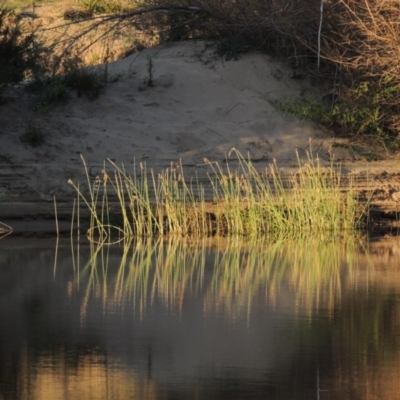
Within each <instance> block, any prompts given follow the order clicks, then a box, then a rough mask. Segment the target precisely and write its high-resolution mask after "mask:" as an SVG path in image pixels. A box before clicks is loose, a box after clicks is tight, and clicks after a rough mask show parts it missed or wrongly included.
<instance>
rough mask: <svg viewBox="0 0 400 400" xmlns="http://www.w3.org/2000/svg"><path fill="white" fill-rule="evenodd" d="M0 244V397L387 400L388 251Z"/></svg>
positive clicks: (398, 304)
mask: <svg viewBox="0 0 400 400" xmlns="http://www.w3.org/2000/svg"><path fill="white" fill-rule="evenodd" d="M54 245H55V241H50V242H48V241H47V240H36V239H29V240H27V239H26V240H21V239H14V238H6V239H4V240H2V241H0V399H2V400H3V399H5V400H8V399H35V400H36V399H37V400H46V399H52V400H58V399H60V400H61V399H63V400H64V399H143V400H148V399H207V400H214V399H215V400H216V399H318V400H319V399H323V400H325V399H341V400H344V399H352V400H355V399H363V400H365V399H366V400H369V399H377V398H381V399H400V390H399V389H400V241H399V239H397V238H386V239H382V240H379V241H375V242H370V243H363V242H361V241H356V240H347V241H346V242H343V243H336V244H335V243H328V244H326V243H325V244H321V243H313V242H312V241H307V242H304V243H303V242H296V243H293V242H286V243H279V244H272V245H267V244H265V243H264V244H258V245H252V246H246V245H243V244H240V243H239V242H236V243H235V242H231V243H229V242H223V241H221V242H220V243H218V244H215V243H213V244H211V243H207V242H204V243H201V244H200V245H193V244H186V245H185V244H183V243H179V242H176V241H172V242H170V243H161V244H158V246H156V247H154V246H152V245H151V243H135V244H133V245H132V246H131V247H130V248H129V249H128V250H124V249H123V248H122V247H117V246H114V247H110V248H102V249H94V248H90V247H89V246H82V245H81V246H80V248H79V255H78V256H77V254H78V249H77V248H76V247H75V248H74V253H72V251H71V245H70V242H69V241H65V242H61V243H60V245H59V248H58V254H57V263H56V265H55V250H54Z"/></svg>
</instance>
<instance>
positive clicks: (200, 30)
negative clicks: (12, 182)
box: [0, 0, 400, 150]
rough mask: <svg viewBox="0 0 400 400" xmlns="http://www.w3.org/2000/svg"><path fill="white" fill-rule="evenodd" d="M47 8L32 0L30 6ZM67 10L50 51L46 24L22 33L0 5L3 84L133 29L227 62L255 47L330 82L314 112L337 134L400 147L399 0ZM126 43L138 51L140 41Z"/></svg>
mask: <svg viewBox="0 0 400 400" xmlns="http://www.w3.org/2000/svg"><path fill="white" fill-rule="evenodd" d="M46 1H47V0H46ZM23 3H24V1H22V0H21V1H19V3H18V4H19V8H20V9H21V8H22V5H23ZM25 3H26V6H28V2H27V1H25ZM10 4H13V3H10ZM40 4H43V1H34V2H33V3H32V2H29V6H31V8H32V7H33V8H34V6H35V5H40ZM64 11H65V15H64V18H66V29H67V28H68V27H69V25H68V24H71V25H74V26H75V30H74V31H73V32H72V33H68V36H67V34H65V36H64V37H60V36H57V35H56V34H54V36H55V39H54V43H49V48H48V49H44V48H43V44H41V45H40V46H39V45H38V43H39V37H40V35H41V34H42V33H43V30H40V29H38V32H36V31H29V32H27V31H26V30H24V31H22V30H21V21H20V19H19V18H16V15H14V16H13V17H11V14H10V12H9V11H6V10H5V8H4V7H3V8H2V9H1V13H0V85H1V84H4V83H8V82H15V81H18V80H21V79H23V78H24V77H25V76H27V75H29V74H32V73H33V71H34V70H36V72H37V71H38V67H40V68H42V71H41V74H44V75H46V74H47V75H48V74H51V75H54V74H56V73H61V72H63V69H62V68H63V63H62V62H60V61H61V60H60V59H54V57H55V54H56V55H57V56H56V58H57V57H61V58H64V59H65V58H68V57H78V58H79V56H80V55H82V54H83V53H84V52H85V51H86V50H87V49H88V48H89V47H90V46H91V45H92V44H94V43H97V42H99V41H101V42H103V43H105V44H104V46H105V47H107V49H108V50H107V51H106V52H105V53H107V54H106V56H105V57H106V58H107V57H109V48H110V43H111V42H112V40H114V39H115V38H116V37H118V36H121V35H123V34H124V31H125V30H126V29H128V28H131V27H132V26H134V27H135V29H136V32H140V33H141V34H144V35H147V37H152V41H153V43H160V42H163V41H171V40H184V39H194V38H208V39H210V38H211V39H215V40H216V41H217V42H218V45H217V50H216V51H217V53H218V54H219V55H220V56H224V57H225V58H226V59H227V60H235V59H237V58H239V57H240V55H241V53H243V52H245V51H249V50H261V51H265V52H267V53H269V54H273V55H275V56H277V57H279V58H281V59H284V60H286V61H287V62H288V63H290V64H291V65H292V66H293V67H294V68H295V69H296V73H295V75H296V77H302V76H304V77H306V76H307V77H311V78H313V79H315V80H316V81H317V82H319V83H320V84H321V85H323V86H324V87H325V89H326V94H327V95H326V96H324V98H323V99H321V100H322V103H325V108H324V109H323V112H322V113H317V114H315V113H314V114H313V117H314V118H315V119H316V120H317V121H319V122H321V123H323V124H325V125H327V126H329V127H332V128H334V129H335V131H336V132H337V134H339V135H347V136H352V137H363V138H368V139H369V140H371V141H372V142H375V143H379V144H383V145H384V146H386V147H387V148H388V149H389V150H397V149H398V148H399V147H400V139H399V132H400V96H399V95H398V93H399V92H400V91H399V86H400V74H399V71H398V69H399V67H398V59H399V56H400V46H399V42H400V31H399V29H398V21H399V19H400V3H398V2H393V1H385V2H383V1H380V0H361V1H353V0H337V1H334V2H333V1H326V0H325V1H324V0H301V1H287V0H267V1H265V0H254V1H251V2H249V1H248V0H237V1H235V2H232V1H230V0H222V1H218V2H215V1H209V0H197V1H196V2H193V0H140V1H136V2H128V3H125V2H124V1H122V0H79V1H77V2H76V3H75V4H74V5H72V6H71V9H68V10H64ZM77 15H78V16H79V18H70V17H71V16H77ZM10 21H11V22H10ZM28 25H29V24H28ZM24 29H25V28H24ZM136 36H137V35H136ZM127 40H130V41H131V48H132V49H135V48H137V46H138V43H137V40H138V39H137V37H128V38H127ZM111 47H112V46H111ZM113 50H115V49H113ZM49 59H51V62H50V61H49ZM5 60H7V61H6V62H5ZM9 60H12V62H11V63H10V62H9ZM103 61H104V60H103ZM103 61H101V62H103ZM35 64H36V65H35ZM11 66H12V68H10V67H11ZM289 108H290V107H289Z"/></svg>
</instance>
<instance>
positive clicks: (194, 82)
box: [0, 42, 330, 200]
mask: <svg viewBox="0 0 400 400" xmlns="http://www.w3.org/2000/svg"><path fill="white" fill-rule="evenodd" d="M148 57H151V59H152V62H153V68H154V69H153V72H154V87H149V86H147V85H146V80H147V79H148ZM108 76H109V77H110V79H111V78H116V79H115V80H116V82H113V83H109V84H107V86H106V88H105V92H104V94H103V95H102V96H101V97H99V98H98V99H96V100H94V101H90V100H88V99H86V98H84V97H74V98H72V100H71V101H70V102H69V103H68V104H66V105H63V106H59V107H57V108H55V109H53V110H52V111H50V112H48V113H39V112H34V111H32V110H31V100H32V99H31V98H30V97H29V96H30V95H29V94H26V93H25V92H24V90H23V88H21V87H20V88H14V89H13V91H12V92H10V94H9V96H11V97H12V96H13V97H14V98H15V99H18V100H15V101H13V102H9V103H8V104H6V105H3V106H1V107H0V124H1V125H0V126H1V128H0V129H1V136H0V140H1V150H0V167H1V168H0V171H1V172H0V194H1V193H2V192H3V193H18V194H19V195H21V193H22V195H25V196H28V197H29V196H31V197H38V198H41V199H45V200H50V199H52V196H53V195H56V196H57V197H65V196H69V195H70V194H71V195H72V194H73V189H72V188H71V186H70V185H68V183H67V181H68V179H73V180H74V181H75V182H76V181H78V180H80V181H84V176H83V172H84V170H83V166H82V162H81V158H80V157H81V154H82V155H83V157H84V158H85V160H86V162H87V164H88V166H89V170H90V173H91V176H92V177H95V176H96V175H97V174H100V173H101V170H102V166H103V161H104V160H105V159H107V158H110V159H112V160H115V162H117V163H118V164H120V163H125V165H127V166H128V168H129V165H130V164H131V163H132V162H133V160H136V162H142V161H145V162H146V165H147V166H148V168H154V169H155V170H156V171H158V170H160V169H164V168H166V167H168V166H169V165H170V163H171V162H178V161H179V160H182V163H183V165H184V167H185V171H186V173H187V175H188V176H193V175H194V174H196V173H197V174H205V173H206V172H207V171H208V169H207V168H206V166H205V162H204V159H205V158H207V159H209V160H211V161H219V162H221V161H223V160H225V158H226V157H227V154H228V153H229V151H230V149H231V148H233V147H234V148H236V149H238V150H239V151H240V152H241V153H242V154H243V155H249V156H250V157H251V159H252V160H253V161H254V162H255V163H256V165H257V167H258V168H260V169H263V168H265V167H267V166H268V164H269V163H271V162H272V160H273V159H276V160H277V162H278V165H280V166H282V167H290V166H296V163H297V162H296V150H298V151H299V152H300V154H303V155H304V151H305V150H307V149H309V146H310V140H311V141H312V146H313V149H314V151H315V152H316V153H318V155H319V156H320V157H322V158H324V157H325V158H328V157H329V155H328V153H329V151H330V147H329V146H330V144H329V140H328V139H329V138H328V136H327V134H326V133H323V131H322V130H321V128H319V127H317V126H315V125H313V124H312V123H309V122H304V121H297V120H295V119H294V118H292V117H289V116H287V115H284V114H282V113H281V112H279V111H278V110H277V109H275V108H274V107H273V106H271V104H270V103H269V102H268V101H267V100H268V99H285V98H293V97H304V96H317V98H318V96H320V94H318V91H317V90H316V88H314V87H312V85H311V84H310V83H309V82H307V81H305V80H298V79H294V78H293V76H294V75H293V71H292V70H290V69H289V68H287V67H285V66H284V65H283V64H282V63H279V62H277V61H274V60H273V59H271V57H269V56H267V55H263V54H245V55H243V56H242V57H241V58H240V59H239V60H238V61H229V62H227V61H224V60H223V59H221V58H217V57H216V56H215V53H214V48H213V47H212V46H208V45H207V43H205V42H182V43H175V44H169V45H163V46H160V47H156V48H152V49H147V50H144V51H142V52H140V53H135V54H133V55H131V56H130V57H128V58H126V59H123V60H120V61H118V62H115V63H112V64H110V65H109V66H108ZM30 125H35V126H38V127H40V129H42V130H43V131H45V132H46V133H47V134H48V136H47V141H46V144H44V145H43V146H41V147H38V148H31V147H29V146H26V145H24V144H23V143H21V141H20V135H21V134H22V133H23V132H24V130H25V129H26V127H27V126H30Z"/></svg>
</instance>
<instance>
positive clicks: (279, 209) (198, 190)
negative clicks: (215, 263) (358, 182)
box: [69, 149, 366, 242]
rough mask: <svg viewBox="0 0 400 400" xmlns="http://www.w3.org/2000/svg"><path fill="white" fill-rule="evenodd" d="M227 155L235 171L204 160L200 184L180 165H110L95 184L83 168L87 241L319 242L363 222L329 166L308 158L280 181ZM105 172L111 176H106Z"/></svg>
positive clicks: (362, 212) (274, 169) (273, 171)
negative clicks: (158, 168)
mask: <svg viewBox="0 0 400 400" xmlns="http://www.w3.org/2000/svg"><path fill="white" fill-rule="evenodd" d="M232 153H234V154H235V155H236V157H237V160H238V163H239V164H238V167H237V168H236V169H235V170H233V169H231V167H230V166H229V164H228V163H227V164H226V165H225V166H224V167H222V166H221V165H219V164H217V163H211V162H209V168H210V173H209V182H208V183H207V182H206V183H205V184H201V183H200V182H198V181H196V180H192V181H190V182H187V181H186V179H185V177H184V171H183V168H182V166H181V165H179V164H178V165H176V164H174V165H171V167H170V168H168V169H166V170H165V171H163V172H161V173H160V174H158V175H156V174H154V173H153V172H152V171H149V172H148V171H147V169H146V166H145V165H144V164H139V166H135V168H134V171H133V173H132V174H130V173H128V172H127V171H126V169H125V168H124V166H122V167H119V166H117V165H116V164H115V163H113V162H112V161H108V163H107V164H108V165H105V166H104V171H103V176H102V177H98V178H97V180H96V181H95V182H91V179H90V177H89V174H88V171H87V169H86V175H87V190H86V191H85V190H84V189H82V188H83V186H82V185H80V186H78V185H76V184H75V183H74V182H72V181H70V182H69V183H70V184H71V185H72V186H73V187H74V188H75V190H76V191H77V194H78V197H79V199H80V200H83V201H84V202H85V204H86V205H87V207H88V209H89V211H90V215H91V226H90V229H89V231H88V236H89V238H90V239H91V240H93V241H98V242H103V241H114V240H120V239H123V240H126V239H129V238H132V237H152V236H166V235H173V236H179V237H196V238H201V237H205V236H210V235H222V236H226V235H229V236H240V237H249V238H256V237H272V238H275V239H279V238H288V237H297V238H300V237H319V238H324V237H331V236H335V237H339V236H343V235H345V234H346V232H347V231H349V230H354V229H358V228H360V227H361V226H362V225H363V222H364V221H365V217H366V205H361V204H359V202H358V201H357V196H356V193H355V191H354V189H353V187H352V183H351V181H350V182H342V179H343V178H342V175H341V173H340V171H336V170H335V169H334V167H333V166H332V165H330V166H328V167H323V166H322V165H321V162H320V161H319V160H318V159H314V158H313V157H312V155H309V156H308V159H307V160H306V161H305V162H303V161H301V160H300V159H299V170H298V172H297V173H296V174H291V175H289V176H283V175H281V173H280V171H279V168H278V166H277V165H275V164H273V165H271V166H270V168H269V169H268V170H266V171H264V172H263V173H259V172H258V171H257V170H256V169H255V167H254V166H253V165H252V163H251V161H249V160H246V159H244V158H243V156H242V155H241V154H240V153H239V152H237V151H236V150H234V149H233V150H232ZM110 167H111V169H112V172H108V171H107V169H109V168H110ZM85 168H86V165H85ZM204 185H208V186H211V187H212V191H213V198H212V199H206V198H205V195H204V193H205V186H204ZM345 186H346V189H345V190H344V187H345ZM206 200H209V201H206ZM116 217H118V218H116ZM117 220H119V222H118V223H116V222H115V221H117ZM115 233H117V236H118V239H115V237H116V235H115Z"/></svg>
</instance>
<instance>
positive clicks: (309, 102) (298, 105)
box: [267, 98, 332, 123]
mask: <svg viewBox="0 0 400 400" xmlns="http://www.w3.org/2000/svg"><path fill="white" fill-rule="evenodd" d="M267 101H268V102H269V103H270V104H272V105H273V106H274V107H275V108H277V109H278V110H280V111H283V112H284V113H286V114H290V115H293V116H295V117H296V118H298V119H300V120H306V121H312V122H317V123H329V122H330V121H331V119H332V109H331V107H329V106H328V105H327V104H325V103H324V102H321V101H317V100H315V99H311V98H308V99H303V98H296V99H284V100H268V99H267Z"/></svg>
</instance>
